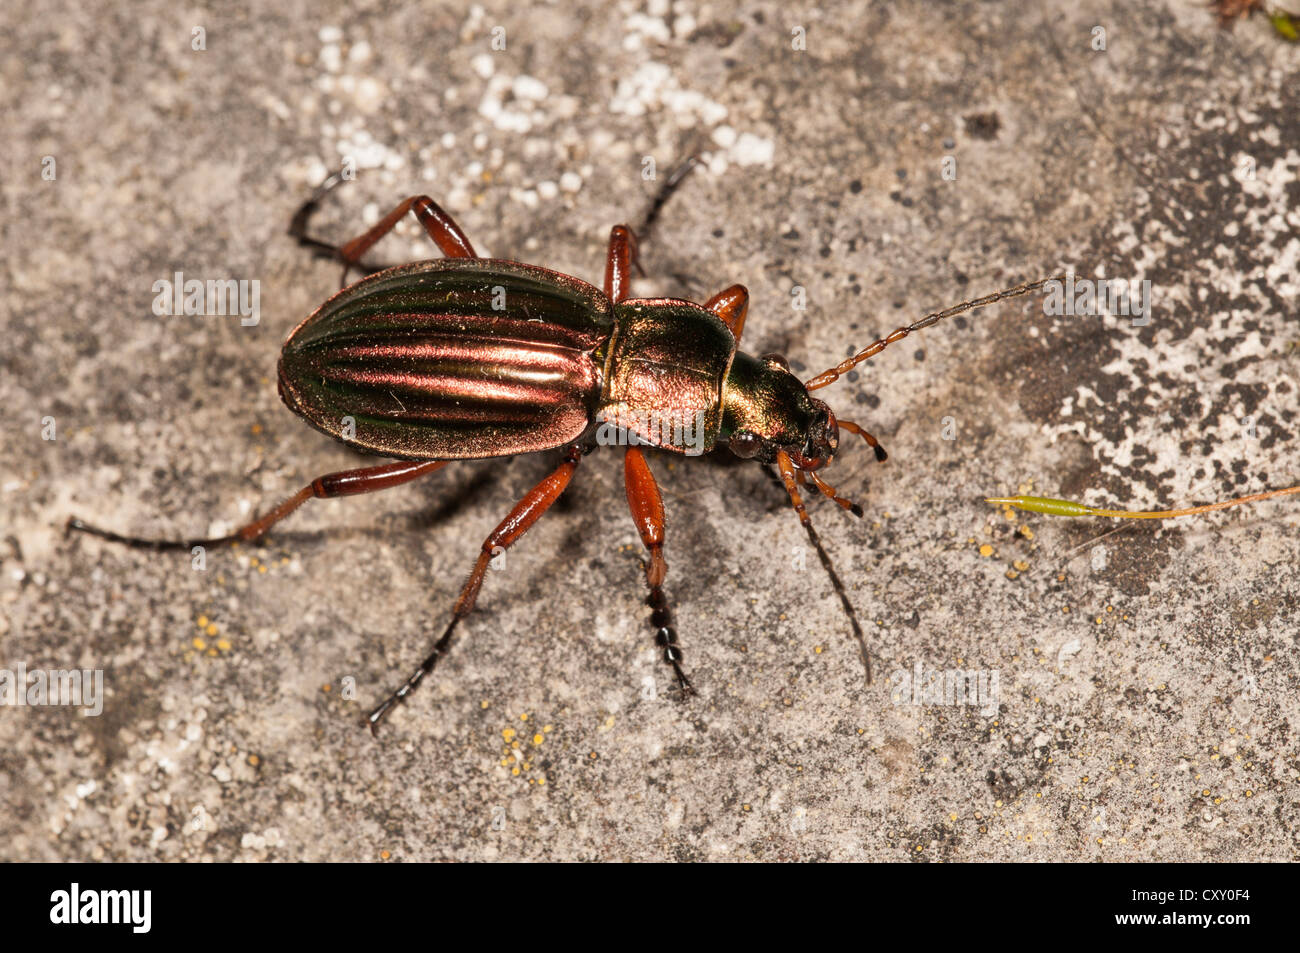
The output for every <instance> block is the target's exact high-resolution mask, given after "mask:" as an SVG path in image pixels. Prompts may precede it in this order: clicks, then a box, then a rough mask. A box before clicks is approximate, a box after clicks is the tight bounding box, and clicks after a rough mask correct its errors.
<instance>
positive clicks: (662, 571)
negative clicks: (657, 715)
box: [623, 445, 692, 697]
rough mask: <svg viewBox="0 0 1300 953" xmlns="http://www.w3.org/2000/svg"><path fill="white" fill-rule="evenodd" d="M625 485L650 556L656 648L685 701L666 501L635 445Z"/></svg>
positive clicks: (648, 566) (648, 572) (650, 603)
mask: <svg viewBox="0 0 1300 953" xmlns="http://www.w3.org/2000/svg"><path fill="white" fill-rule="evenodd" d="M623 481H624V483H625V485H626V487H627V505H628V508H629V509H630V510H631V511H632V520H633V522H635V523H636V528H637V532H638V533H640V534H641V542H642V543H644V544H645V548H646V551H647V552H648V553H649V554H650V560H649V562H647V563H646V564H645V581H646V585H647V586H649V588H650V595H649V597H648V598H647V599H646V605H648V606H650V609H651V614H650V625H651V626H652V627H653V628H654V630H655V644H656V645H658V646H659V647H660V648H661V649H663V650H664V661H665V662H667V663H668V664H669V665H671V666H672V667H673V672H674V673H675V674H676V675H677V685H678V687H680V689H681V692H682V696H683V697H685V696H686V695H688V694H690V693H691V690H692V689H691V682H690V679H688V678H687V677H686V673H685V672H683V671H682V650H681V646H679V645H678V644H677V630H676V629H675V628H673V614H672V612H671V610H669V608H668V597H667V596H665V595H664V589H663V586H664V577H665V576H666V575H667V574H668V564H667V563H666V562H664V500H663V496H661V495H660V493H659V484H658V483H656V482H655V477H654V474H653V473H651V472H650V466H649V465H648V464H647V463H646V461H645V454H643V453H642V452H641V448H640V447H638V446H636V445H633V446H630V447H628V448H627V453H626V454H624V456H623Z"/></svg>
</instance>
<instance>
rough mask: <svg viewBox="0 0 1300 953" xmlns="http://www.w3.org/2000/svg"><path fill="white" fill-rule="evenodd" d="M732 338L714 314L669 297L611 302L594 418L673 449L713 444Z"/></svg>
mask: <svg viewBox="0 0 1300 953" xmlns="http://www.w3.org/2000/svg"><path fill="white" fill-rule="evenodd" d="M735 353H736V338H735V336H734V335H733V334H732V333H731V330H730V328H728V327H727V326H726V325H725V324H724V323H723V322H722V319H721V318H719V317H718V316H717V315H716V314H714V313H713V312H712V311H709V310H707V309H705V308H702V307H700V306H699V305H698V304H692V303H691V302H689V301H678V300H675V299H671V298H632V299H628V300H625V301H621V302H619V303H618V304H617V305H615V306H614V333H613V336H612V338H611V339H610V345H609V358H608V363H607V364H606V368H607V374H606V376H607V380H606V382H605V391H604V393H603V394H602V395H601V402H600V409H599V411H598V412H597V416H598V418H599V419H601V420H603V421H606V422H609V423H612V424H617V425H618V426H621V427H625V428H626V429H628V430H630V431H632V432H634V433H636V434H637V435H638V436H639V437H640V438H642V439H643V440H644V441H645V442H647V443H650V444H653V445H654V446H657V447H663V448H664V449H665V450H673V451H676V452H678V453H685V454H692V455H694V454H699V453H706V452H708V451H709V450H712V449H713V444H714V442H715V441H716V440H717V438H718V429H719V427H720V426H721V423H722V416H721V409H722V383H723V381H724V380H725V379H726V377H727V370H728V368H730V367H731V361H732V358H733V357H734V356H735Z"/></svg>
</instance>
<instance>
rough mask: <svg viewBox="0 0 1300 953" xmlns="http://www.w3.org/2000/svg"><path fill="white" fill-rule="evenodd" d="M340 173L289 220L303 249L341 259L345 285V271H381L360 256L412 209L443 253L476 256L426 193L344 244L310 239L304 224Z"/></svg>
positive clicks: (338, 181)
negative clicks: (364, 262) (354, 269)
mask: <svg viewBox="0 0 1300 953" xmlns="http://www.w3.org/2000/svg"><path fill="white" fill-rule="evenodd" d="M344 181H345V180H344V178H343V175H342V174H341V173H338V172H335V173H334V174H333V175H331V176H330V177H329V178H327V179H326V180H325V181H324V182H323V183H321V185H320V187H319V188H318V189H317V190H316V191H315V192H313V193H312V196H311V198H309V199H308V200H307V201H306V202H304V203H303V204H302V207H301V208H299V209H298V211H297V212H296V213H295V214H294V216H293V220H292V221H291V222H290V223H289V234H290V235H292V236H293V237H294V238H296V239H297V240H298V243H299V244H300V245H302V246H303V247H305V248H310V249H311V250H312V251H313V252H314V253H315V254H317V255H319V256H322V257H327V258H335V259H338V260H339V261H341V262H343V284H344V285H346V284H347V280H348V272H349V271H351V270H352V269H353V268H356V269H359V270H360V271H362V272H364V273H366V274H373V273H374V272H376V271H382V270H383V268H382V267H375V266H370V265H364V264H362V263H361V257H362V256H363V255H364V254H365V253H366V251H367V250H369V249H370V247H371V246H372V245H374V244H375V243H376V242H377V241H379V240H380V239H381V238H383V237H384V236H385V235H387V234H388V233H389V232H390V231H392V230H393V227H394V226H395V225H397V223H398V221H400V220H401V218H402V216H403V215H405V214H406V213H407V212H411V213H413V214H414V215H415V217H416V218H417V219H419V221H420V224H421V225H423V226H424V230H425V231H426V232H428V233H429V237H430V238H432V239H433V241H434V243H435V244H436V245H437V246H438V248H440V249H441V250H442V253H443V254H444V255H446V256H447V257H448V258H477V257H478V255H477V254H475V252H474V246H473V245H471V244H470V242H469V239H468V238H466V237H465V233H464V232H462V231H461V230H460V226H459V225H457V224H456V222H455V221H454V220H453V219H452V217H451V216H450V215H448V214H447V213H446V212H444V211H443V210H442V208H441V207H440V206H439V205H438V203H437V202H435V201H434V200H433V199H431V198H429V197H428V196H427V195H415V196H412V197H411V198H409V199H407V200H406V201H404V202H402V203H401V204H400V205H398V206H397V208H395V209H393V210H392V211H391V212H389V213H388V215H386V216H385V217H384V218H383V220H382V221H380V222H378V223H376V224H375V226H374V227H373V228H371V229H369V230H368V231H366V232H365V233H364V234H362V235H358V236H357V237H356V238H354V239H352V241H350V242H348V243H347V244H346V245H342V246H335V245H331V244H330V243H329V242H327V241H323V240H321V239H319V238H312V237H311V236H310V235H308V234H307V225H308V222H310V220H311V217H312V215H313V214H314V213H315V212H316V209H318V208H319V207H320V203H321V201H322V200H323V199H324V198H325V196H326V195H328V194H329V193H330V192H331V191H333V190H334V189H336V188H338V187H339V186H340V185H341V184H343V182H344Z"/></svg>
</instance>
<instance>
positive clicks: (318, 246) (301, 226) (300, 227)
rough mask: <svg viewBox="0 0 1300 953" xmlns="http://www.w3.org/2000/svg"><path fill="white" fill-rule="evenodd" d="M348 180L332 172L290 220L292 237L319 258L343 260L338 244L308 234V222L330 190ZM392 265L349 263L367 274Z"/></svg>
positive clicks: (345, 275) (341, 174) (345, 274)
mask: <svg viewBox="0 0 1300 953" xmlns="http://www.w3.org/2000/svg"><path fill="white" fill-rule="evenodd" d="M346 181H347V179H346V178H344V176H343V173H342V172H341V171H340V172H333V173H331V174H330V176H329V178H327V179H326V180H325V181H324V182H322V183H321V184H320V186H319V187H318V188H317V189H316V191H315V192H313V193H312V194H311V197H310V198H309V199H307V201H305V202H303V203H302V205H301V206H299V208H298V211H297V212H295V213H294V215H293V218H292V219H291V220H290V222H289V235H290V236H291V237H292V238H295V239H297V241H298V244H299V245H301V246H302V247H303V248H310V249H311V251H312V254H313V255H315V256H316V257H317V258H328V259H330V260H331V261H342V260H343V255H342V252H341V251H340V250H339V246H338V245H332V244H330V243H329V242H327V241H325V240H324V239H320V238H314V237H313V236H311V235H308V234H307V228H308V223H309V222H310V221H311V217H312V216H313V215H315V214H316V210H317V209H318V208H320V203H321V202H322V201H323V200H324V198H325V196H327V195H329V193H330V192H332V191H334V190H335V189H336V188H338V187H339V186H340V185H342V184H343V183H344V182H346ZM390 267H392V266H391V265H368V264H366V263H364V262H354V263H350V264H349V268H355V269H356V270H357V271H359V272H361V273H362V274H365V275H373V274H374V273H375V272H377V271H385V270H386V269H388V268H390ZM346 277H347V272H346V271H345V272H344V278H345V279H346Z"/></svg>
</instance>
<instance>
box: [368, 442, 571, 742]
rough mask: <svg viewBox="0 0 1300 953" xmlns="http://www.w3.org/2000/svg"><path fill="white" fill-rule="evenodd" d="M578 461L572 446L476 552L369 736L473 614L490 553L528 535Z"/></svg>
mask: <svg viewBox="0 0 1300 953" xmlns="http://www.w3.org/2000/svg"><path fill="white" fill-rule="evenodd" d="M581 459H582V450H581V448H579V447H578V446H577V445H576V444H575V445H574V446H571V447H570V448H569V449H568V452H567V453H566V454H565V457H564V462H563V463H561V464H560V465H559V466H558V467H556V468H555V470H554V471H553V472H552V473H551V474H550V475H549V476H547V477H546V478H545V479H544V480H542V482H541V483H538V484H537V486H535V487H533V488H532V489H531V490H529V491H528V494H527V495H526V496H525V497H524V498H523V499H522V500H520V501H519V503H517V504H516V505H515V508H514V509H513V510H511V511H510V515H509V516H507V517H506V518H505V519H504V520H502V521H501V523H500V525H499V526H497V528H496V529H494V530H493V531H492V533H491V534H490V535H489V536H488V538H487V539H485V540H484V541H483V548H482V550H481V551H480V552H479V555H478V559H477V560H476V561H475V562H474V569H473V570H472V571H471V572H470V574H469V581H467V582H466V583H465V586H464V588H463V589H461V591H460V597H459V598H458V599H457V600H456V605H455V606H454V607H453V608H452V610H451V622H449V623H448V624H447V628H446V630H445V631H444V632H443V633H442V638H440V639H438V641H437V642H436V643H434V646H433V651H432V652H430V653H429V657H428V658H426V659H425V660H424V661H423V662H421V663H420V667H419V668H418V669H416V670H415V674H414V675H412V676H411V677H410V678H408V679H407V680H406V682H405V683H404V684H403V685H402V687H401V688H399V689H398V690H397V691H395V692H393V694H391V695H389V696H388V698H386V699H385V700H384V701H383V702H382V703H381V704H380V705H379V706H378V707H376V708H375V710H374V711H372V712H371V713H370V717H369V721H370V730H371V731H372V732H373V731H375V729H377V728H378V727H379V725H380V723H381V722H382V721H383V720H384V718H385V717H386V716H387V715H388V712H389V711H390V710H391V709H392V707H393V706H394V705H396V704H397V703H398V702H400V701H405V700H406V696H407V695H409V694H411V692H413V691H415V689H416V687H417V686H418V685H419V684H420V682H422V681H424V678H425V676H426V675H428V674H429V673H430V672H432V671H433V669H434V666H436V665H437V664H438V661H439V659H441V658H442V657H443V656H444V655H446V654H447V650H448V649H449V648H450V647H451V637H452V633H453V632H454V631H455V629H456V623H458V622H459V621H460V620H461V619H463V618H464V617H465V616H467V615H469V614H470V613H471V612H473V611H474V604H475V603H476V602H478V593H479V589H480V588H481V587H482V586H483V576H484V575H485V574H486V573H487V570H488V565H489V564H490V563H491V561H492V556H493V555H494V553H495V552H496V551H497V549H498V548H500V549H502V550H505V549H509V548H510V547H511V546H512V545H514V543H515V542H516V541H517V540H518V539H519V537H521V536H523V535H524V533H526V532H528V530H529V528H530V527H531V526H532V525H533V524H534V523H536V522H537V521H538V520H539V519H541V518H542V514H543V513H545V512H546V511H547V510H548V509H550V508H551V504H552V503H554V502H555V501H556V500H557V499H559V498H560V494H561V493H563V492H564V490H565V488H566V487H567V486H568V485H569V480H570V479H572V478H573V472H574V471H575V470H576V469H577V468H578V462H579V461H580V460H581Z"/></svg>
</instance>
